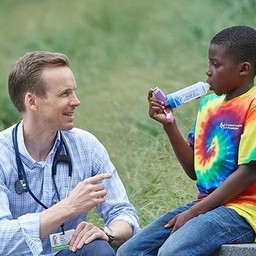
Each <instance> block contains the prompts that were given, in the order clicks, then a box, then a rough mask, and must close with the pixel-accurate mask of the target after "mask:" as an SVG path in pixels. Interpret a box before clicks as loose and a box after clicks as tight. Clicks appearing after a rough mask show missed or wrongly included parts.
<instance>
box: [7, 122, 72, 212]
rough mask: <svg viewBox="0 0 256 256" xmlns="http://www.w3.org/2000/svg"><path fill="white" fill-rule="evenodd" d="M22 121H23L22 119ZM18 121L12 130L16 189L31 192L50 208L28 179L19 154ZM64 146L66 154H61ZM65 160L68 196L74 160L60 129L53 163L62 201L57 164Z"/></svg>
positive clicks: (43, 205) (20, 192)
mask: <svg viewBox="0 0 256 256" xmlns="http://www.w3.org/2000/svg"><path fill="white" fill-rule="evenodd" d="M20 122H21V121H20ZM20 122H19V123H17V125H16V126H15V127H14V129H13V132H12V140H13V146H14V151H15V158H16V164H17V169H18V181H17V182H15V191H16V193H17V194H22V192H29V194H30V195H31V196H32V198H33V199H34V200H35V201H36V202H37V203H38V204H40V205H41V206H42V207H43V208H44V209H48V207H47V206H46V205H45V204H43V203H42V202H41V201H40V200H39V199H38V198H37V197H36V196H35V195H34V193H33V192H32V191H31V189H30V187H29V183H28V179H27V175H26V172H25V170H24V167H23V164H22V161H21V158H20V156H19V149H18V141H17V131H18V125H19V124H20ZM63 147H64V150H65V151H66V154H61V150H62V148H63ZM60 162H63V163H66V164H68V188H67V192H66V197H67V196H68V195H69V192H70V187H71V180H72V161H71V158H70V155H69V150H68V148H67V144H66V142H65V139H64V137H63V135H62V133H61V131H60V145H59V146H58V148H57V150H56V153H55V155H54V160H53V164H52V179H53V184H54V188H55V191H56V194H57V197H58V200H59V201H60V200H61V198H60V195H59V191H58V188H57V185H56V181H55V177H56V174H57V164H58V163H60ZM18 182H20V184H21V185H20V186H19V187H18V186H17V184H18Z"/></svg>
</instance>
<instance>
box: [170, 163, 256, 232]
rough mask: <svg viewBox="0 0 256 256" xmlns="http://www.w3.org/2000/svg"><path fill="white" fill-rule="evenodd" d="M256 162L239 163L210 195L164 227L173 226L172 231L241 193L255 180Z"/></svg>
mask: <svg viewBox="0 0 256 256" xmlns="http://www.w3.org/2000/svg"><path fill="white" fill-rule="evenodd" d="M255 169H256V162H255V161H251V162H250V163H249V164H247V165H240V166H239V167H238V169H237V170H236V171H235V172H234V173H232V174H231V175H230V176H229V177H227V179H226V180H225V181H224V182H223V183H222V184H221V185H220V186H219V187H218V188H216V189H215V190H214V191H213V192H212V193H211V194H210V195H208V196H207V197H205V198H204V199H203V200H201V201H200V202H198V203H197V204H195V205H194V206H192V207H191V208H190V209H189V210H187V211H185V212H183V213H181V214H179V215H177V216H176V217H174V218H173V219H172V220H170V221H169V222H168V223H167V224H166V225H165V227H166V228H170V227H173V229H172V233H173V232H175V231H176V230H177V229H179V228H180V227H181V226H183V225H184V224H185V223H186V222H187V221H189V220H190V219H192V218H194V217H196V216H198V215H199V214H202V213H205V212H208V211H210V210H212V209H214V208H216V207H218V206H220V205H224V204H225V203H227V202H228V201H230V200H231V199H232V198H234V197H235V196H237V195H239V194H240V193H242V192H243V191H244V190H245V189H246V188H248V187H249V186H250V185H252V183H253V182H255V181H256V172H255Z"/></svg>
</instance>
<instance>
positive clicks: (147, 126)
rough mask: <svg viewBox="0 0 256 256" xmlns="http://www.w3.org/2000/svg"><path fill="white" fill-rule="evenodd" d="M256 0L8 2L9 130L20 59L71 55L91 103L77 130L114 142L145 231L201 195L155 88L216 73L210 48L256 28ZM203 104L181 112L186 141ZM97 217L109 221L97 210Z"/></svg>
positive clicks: (5, 69)
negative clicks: (154, 104)
mask: <svg viewBox="0 0 256 256" xmlns="http://www.w3.org/2000/svg"><path fill="white" fill-rule="evenodd" d="M255 13H256V2H255V1H254V0H216V1H210V0H204V1H201V0H193V1H190V0H179V1H174V0H157V1H156V0H140V1H137V0H126V1H124V0H73V1H71V0H55V1H52V0H44V1H39V0H23V1H19V0H1V2H0V26H1V32H0V33H1V36H0V55H1V58H0V67H1V69H0V89H1V94H0V106H1V111H0V129H4V128H5V127H7V126H9V125H10V124H12V123H14V122H15V121H17V120H18V119H19V118H20V116H19V114H18V113H17V112H16V110H15V109H14V108H13V106H12V104H11V102H10V100H9V97H8V92H7V79H8V73H9V71H10V69H11V67H12V65H13V63H14V62H15V61H16V60H17V59H18V58H19V57H20V56H22V55H24V54H25V53H26V52H28V51H34V50H49V51H58V52H62V53H64V54H66V55H67V56H68V57H69V58H70V60H71V66H72V70H73V71H74V73H75V75H76V80H77V84H78V90H77V94H78V97H79V98H80V100H81V101H82V104H81V106H80V107H79V108H78V109H77V114H76V126H78V127H80V128H83V129H86V130H88V131H90V132H92V133H93V134H94V135H96V136H97V137H98V138H99V140H100V141H101V142H102V143H103V144H104V145H105V147H106V148H107V150H108V152H109V154H110V157H111V159H112V161H113V163H114V164H115V166H116V168H117V170H118V172H119V175H120V177H121V179H122V180H123V183H124V185H125V187H126V189H127V193H128V195H129V198H130V201H131V202H132V203H133V204H134V206H135V207H136V209H137V212H138V215H139V217H140V220H141V227H143V226H145V225H147V224H148V223H149V222H151V221H152V220H154V219H155V218H157V217H158V216H160V215H161V214H163V213H165V212H166V211H168V210H169V209H171V208H172V207H175V206H177V205H180V204H183V203H186V202H187V201H190V200H193V199H194V198H195V197H196V193H197V191H196V188H195V184H194V182H192V181H190V180H189V179H188V178H187V177H186V176H185V174H184V173H183V170H182V169H181V167H180V166H179V163H178V162H177V160H176V158H175V156H174V154H173V152H172V149H171V147H170V145H169V143H168V139H167V137H166V135H165V134H164V132H163V130H162V127H161V125H160V124H158V123H156V122H155V121H153V120H151V119H150V118H149V117H148V114H147V111H148V103H147V99H146V98H147V92H148V90H149V88H151V87H155V86H159V87H160V88H161V89H163V91H164V92H166V93H169V92H172V91H175V90H177V89H180V88H182V87H185V86H187V85H189V84H192V83H195V82H197V81H204V80H205V79H206V75H205V69H206V68H207V64H208V59H207V54H208V53H207V51H208V44H209V41H210V40H211V38H212V37H213V36H214V35H215V34H216V33H217V32H219V31H220V30H222V29H224V28H226V27H228V26H233V25H249V26H252V27H254V28H255V24H256V16H255ZM197 106H198V101H193V102H190V103H187V104H186V105H183V106H181V107H179V108H177V109H176V110H175V116H176V119H177V122H178V125H179V127H180V129H181V131H182V133H183V134H184V137H186V134H187V132H188V131H189V129H190V128H191V127H192V125H193V120H194V117H195V115H196V110H197ZM89 220H90V221H93V222H95V223H96V224H98V223H99V224H100V222H101V220H100V219H98V217H97V215H96V214H95V212H94V211H92V213H91V214H90V218H89Z"/></svg>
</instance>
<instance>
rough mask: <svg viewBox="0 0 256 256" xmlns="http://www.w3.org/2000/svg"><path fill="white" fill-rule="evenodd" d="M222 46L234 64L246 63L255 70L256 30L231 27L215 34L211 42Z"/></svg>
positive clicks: (244, 27) (245, 27)
mask: <svg viewBox="0 0 256 256" xmlns="http://www.w3.org/2000/svg"><path fill="white" fill-rule="evenodd" d="M210 43H211V44H216V45H220V46H223V47H224V48H225V52H226V53H227V54H228V55H230V57H231V58H233V60H234V61H235V63H239V62H245V61H248V62H250V63H251V64H252V65H253V68H254V69H256V30H255V29H253V28H251V27H248V26H233V27H229V28H226V29H224V30H222V31H220V32H219V33H218V34H216V35H215V36H214V37H213V38H212V40H211V42H210Z"/></svg>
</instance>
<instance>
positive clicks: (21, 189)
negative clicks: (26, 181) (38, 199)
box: [14, 180, 24, 195]
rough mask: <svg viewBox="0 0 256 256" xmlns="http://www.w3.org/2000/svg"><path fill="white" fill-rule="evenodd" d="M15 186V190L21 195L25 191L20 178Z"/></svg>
mask: <svg viewBox="0 0 256 256" xmlns="http://www.w3.org/2000/svg"><path fill="white" fill-rule="evenodd" d="M14 188H15V192H16V193H17V194H18V195H21V194H22V193H23V191H24V188H23V186H22V184H21V182H20V181H19V180H17V181H16V182H15V183H14Z"/></svg>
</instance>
